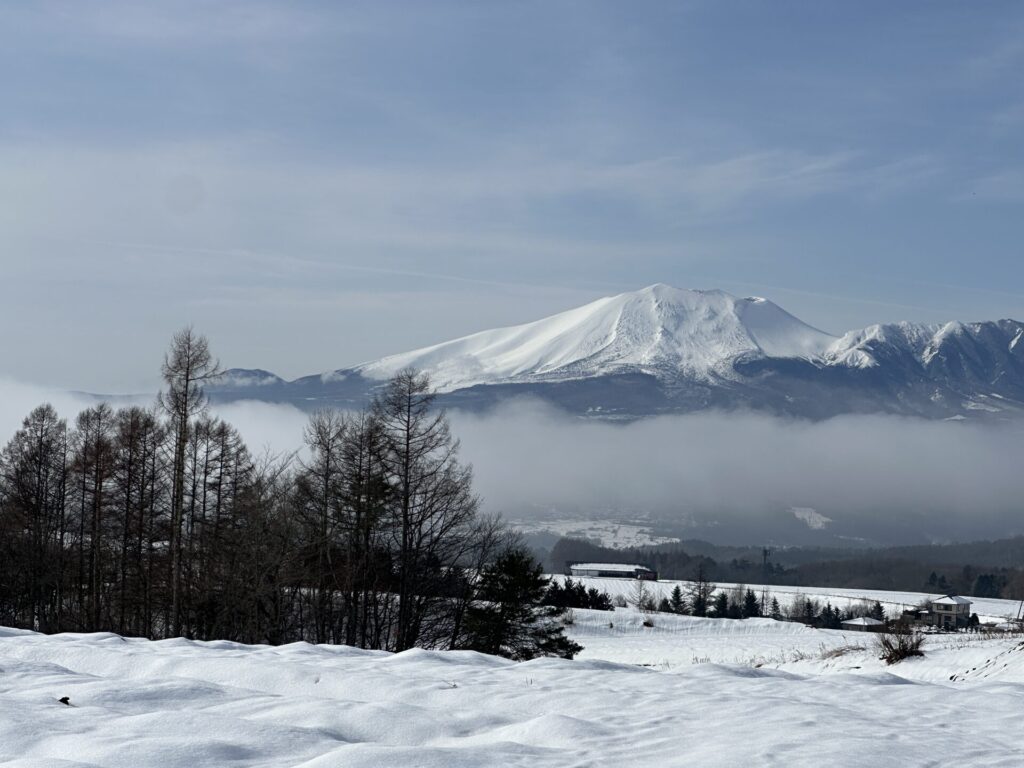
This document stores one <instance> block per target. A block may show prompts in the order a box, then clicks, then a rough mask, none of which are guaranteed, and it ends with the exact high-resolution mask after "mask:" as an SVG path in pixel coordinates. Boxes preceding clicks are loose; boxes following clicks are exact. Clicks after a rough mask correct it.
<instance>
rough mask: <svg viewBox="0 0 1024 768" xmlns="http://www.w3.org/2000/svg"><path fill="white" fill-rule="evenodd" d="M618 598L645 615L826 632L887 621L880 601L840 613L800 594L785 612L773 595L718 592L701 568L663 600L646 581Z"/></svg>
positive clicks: (734, 589) (747, 591) (738, 588)
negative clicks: (766, 620)
mask: <svg viewBox="0 0 1024 768" xmlns="http://www.w3.org/2000/svg"><path fill="white" fill-rule="evenodd" d="M617 598H618V602H619V603H620V604H622V605H627V604H632V605H633V606H634V607H635V608H637V609H638V610H641V611H645V612H658V613H675V614H680V615H684V616H704V617H708V618H717V619H750V618H756V617H761V616H765V617H770V618H773V619H777V620H782V619H789V620H792V621H801V622H804V623H808V624H814V625H815V626H819V627H822V628H825V629H839V628H840V627H841V626H842V622H844V621H846V620H847V619H853V618H857V617H859V616H870V617H871V618H875V619H878V620H879V621H883V620H884V619H885V611H884V609H883V608H882V605H881V603H879V602H878V601H875V602H874V603H867V602H862V603H860V604H858V605H852V606H850V607H848V608H846V609H845V610H841V609H840V608H838V607H835V606H833V605H832V604H831V603H829V602H825V603H822V602H821V601H820V600H817V599H815V598H813V597H809V596H807V595H801V596H798V597H797V599H795V600H793V601H792V602H791V603H790V604H789V605H788V606H786V608H785V609H783V608H782V607H780V605H779V601H778V599H777V598H776V597H775V596H774V595H772V596H771V599H769V596H768V594H767V593H765V592H762V593H761V594H760V595H759V594H758V593H757V592H755V591H754V590H753V589H750V588H749V587H745V586H743V585H738V586H736V587H731V588H729V589H719V588H717V587H716V586H715V585H714V584H712V583H711V582H709V581H707V579H706V578H705V577H704V573H703V570H700V569H699V570H698V573H697V577H696V579H695V580H694V581H692V582H690V583H689V584H687V586H686V588H685V589H684V588H683V587H681V586H680V585H679V584H676V585H675V586H674V587H673V588H672V592H671V593H670V594H669V596H668V597H662V598H661V599H660V600H656V599H655V597H654V595H653V593H652V592H651V589H650V587H648V586H647V583H646V582H644V581H639V580H638V581H636V582H634V584H633V589H632V591H631V593H630V595H629V596H628V597H627V596H617ZM613 602H614V600H613Z"/></svg>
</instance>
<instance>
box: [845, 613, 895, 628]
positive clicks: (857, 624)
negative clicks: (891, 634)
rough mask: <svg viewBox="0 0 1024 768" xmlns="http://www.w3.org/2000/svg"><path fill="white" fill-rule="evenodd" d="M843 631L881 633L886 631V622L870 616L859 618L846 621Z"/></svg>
mask: <svg viewBox="0 0 1024 768" xmlns="http://www.w3.org/2000/svg"><path fill="white" fill-rule="evenodd" d="M843 629H846V630H849V631H850V632H881V631H882V630H884V629H885V622H884V621H879V620H878V619H872V618H871V617H870V616H859V617H857V618H856V619H847V620H846V621H844V622H843Z"/></svg>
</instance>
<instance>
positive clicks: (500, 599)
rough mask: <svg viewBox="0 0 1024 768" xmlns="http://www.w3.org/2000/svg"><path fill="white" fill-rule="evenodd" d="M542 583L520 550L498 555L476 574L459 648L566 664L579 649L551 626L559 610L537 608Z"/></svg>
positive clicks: (538, 572)
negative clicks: (555, 659)
mask: <svg viewBox="0 0 1024 768" xmlns="http://www.w3.org/2000/svg"><path fill="white" fill-rule="evenodd" d="M547 588H548V579H546V578H545V577H544V575H543V570H542V568H541V566H540V563H538V562H536V561H535V560H534V559H533V557H531V556H530V554H529V553H528V552H527V551H526V550H525V549H521V548H512V549H509V550H507V551H505V552H503V553H502V554H501V555H500V556H499V557H498V558H497V559H496V560H495V561H494V562H493V563H492V564H491V565H489V566H488V567H486V568H485V569H484V571H483V573H482V574H481V575H480V581H479V584H478V585H477V590H476V594H475V596H474V597H475V600H474V602H473V605H471V606H470V608H469V609H468V610H467V612H466V642H465V647H466V648H469V649H471V650H475V651H482V652H483V653H491V654H495V655H497V656H505V657H507V658H510V659H515V660H517V661H523V660H526V659H533V658H536V657H538V656H561V657H563V658H566V659H571V658H572V657H573V656H575V655H576V654H577V653H579V652H580V651H581V650H583V648H582V646H580V645H579V644H578V643H574V642H573V641H572V640H570V639H569V638H568V637H566V636H565V631H564V628H563V627H562V625H561V624H560V623H558V621H557V617H558V616H559V615H560V614H561V613H562V612H563V609H562V608H558V607H556V606H545V605H543V604H542V603H543V600H544V595H545V593H546V592H547Z"/></svg>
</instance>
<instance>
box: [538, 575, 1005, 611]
mask: <svg viewBox="0 0 1024 768" xmlns="http://www.w3.org/2000/svg"><path fill="white" fill-rule="evenodd" d="M552 578H555V579H561V578H563V577H562V576H560V575H555V576H553V577H552ZM575 581H582V582H583V583H584V584H585V585H586V586H588V587H596V588H597V589H598V590H600V591H601V592H607V593H608V594H609V595H611V596H612V597H615V596H616V595H621V596H622V597H624V598H626V599H629V597H630V594H631V593H632V591H633V589H634V586H635V584H636V580H635V579H613V578H598V577H594V578H586V577H585V578H579V579H575ZM644 584H646V585H647V586H648V588H649V589H650V591H651V594H652V596H654V599H655V600H660V599H661V598H662V597H668V596H669V595H670V594H671V593H672V589H673V588H674V587H675V586H676V585H677V584H678V585H680V586H681V587H682V589H683V592H684V594H685V592H686V589H687V588H688V587H689V586H690V584H691V583H690V582H688V581H672V580H668V579H662V580H659V581H647V582H644ZM716 586H717V587H718V589H720V590H735V589H737V588H739V587H742V588H744V589H746V588H749V589H752V590H754V592H755V593H756V594H757V596H758V597H759V598H760V597H761V594H762V592H764V593H765V594H766V595H767V599H768V600H769V601H771V599H772V598H773V597H774V598H775V599H776V600H778V601H779V606H780V607H781V608H782V609H783V610H785V609H786V608H788V607H789V606H790V605H792V604H793V603H794V602H796V601H797V600H799V599H801V598H804V597H808V598H812V599H814V600H818V601H819V602H821V603H826V602H829V603H831V604H832V605H833V606H835V607H837V608H839V609H840V610H845V609H847V608H850V607H854V606H858V605H862V604H864V603H874V602H875V601H876V600H877V601H878V602H880V603H881V604H882V607H883V608H884V609H885V613H886V615H887V616H889V617H890V618H895V617H896V616H898V615H899V614H900V613H901V612H902V610H903V609H904V608H913V607H914V606H916V605H919V604H920V603H922V602H923V601H925V600H927V599H928V598H934V597H941V594H936V593H926V592H886V591H883V590H877V589H838V588H835V587H777V586H771V585H768V586H766V585H763V584H745V585H742V584H725V583H720V582H716ZM970 600H971V601H972V603H973V604H972V606H971V612H972V613H977V614H978V618H979V619H980V620H981V621H982V622H989V623H1000V622H1003V621H1006V620H1007V619H1013V618H1016V616H1017V612H1018V610H1019V609H1020V607H1021V602H1020V601H1019V600H998V599H995V598H988V597H971V598H970Z"/></svg>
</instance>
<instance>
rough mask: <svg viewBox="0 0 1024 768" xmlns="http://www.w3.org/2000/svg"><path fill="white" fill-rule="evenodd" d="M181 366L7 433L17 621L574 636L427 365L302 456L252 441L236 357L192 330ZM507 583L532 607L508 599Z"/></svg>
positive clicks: (175, 354)
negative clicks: (216, 404) (219, 411)
mask: <svg viewBox="0 0 1024 768" xmlns="http://www.w3.org/2000/svg"><path fill="white" fill-rule="evenodd" d="M162 373H163V379H164V390H163V392H162V393H161V395H160V397H159V399H158V401H157V404H156V406H155V407H154V408H152V409H146V408H141V407H138V406H131V407H125V408H120V409H116V410H115V409H113V408H111V407H110V406H109V405H107V404H106V403H99V404H97V405H95V406H93V407H91V408H88V409H86V410H84V411H82V412H81V413H80V414H79V415H78V416H77V418H76V419H75V421H74V423H73V424H71V425H69V424H68V423H67V422H66V421H65V420H63V419H62V418H60V416H59V415H58V414H57V413H56V411H55V410H54V409H53V408H52V407H51V406H50V405H41V406H39V407H38V408H36V409H35V410H34V411H32V413H31V414H29V416H28V417H27V418H26V419H25V421H24V423H23V426H22V428H21V429H20V430H19V431H18V432H17V433H16V434H15V436H14V437H13V439H11V441H10V442H9V443H8V444H7V445H6V447H5V448H4V449H3V451H2V452H0V624H5V625H10V626H19V627H27V628H32V629H36V630H38V631H42V632H58V631H67V630H75V631H97V630H105V631H113V632H117V633H120V634H130V635H136V636H144V637H149V638H163V637H171V636H185V637H191V638H199V639H214V638H216V639H229V640H236V641H240V642H266V643H273V644H276V643H283V642H290V641H293V640H309V641H312V642H320V643H346V644H350V645H356V646H359V647H363V648H378V649H387V650H404V649H406V648H410V647H413V646H424V647H436V648H460V647H461V648H465V647H469V648H481V649H488V650H493V649H495V648H496V649H498V650H499V651H500V652H503V653H505V654H506V655H511V656H516V657H524V658H525V657H529V656H530V655H536V654H540V653H552V652H554V653H560V654H561V655H571V654H572V652H574V648H573V647H572V645H571V644H566V643H564V642H561V641H560V640H559V637H560V634H561V630H560V628H559V627H558V625H557V622H555V621H553V617H552V616H551V615H548V614H549V612H548V611H546V610H544V609H540V608H538V604H539V599H535V595H534V593H535V592H536V590H537V589H538V588H539V587H537V584H536V582H537V579H538V578H540V576H539V567H538V568H536V569H534V568H533V566H531V565H530V563H531V562H532V561H530V560H529V558H528V556H527V555H526V554H525V553H524V552H523V551H522V549H521V548H519V547H518V546H517V542H516V540H515V538H514V537H513V536H512V535H511V534H510V533H509V532H508V531H507V530H506V529H505V528H504V527H503V526H502V525H501V524H500V523H499V521H498V520H497V519H494V518H490V517H487V516H484V515H482V514H481V513H480V503H479V499H478V498H477V497H476V495H475V494H474V493H473V490H472V474H471V470H470V468H469V467H468V466H466V465H464V464H462V463H461V462H460V461H459V458H458V442H457V441H456V440H455V439H454V438H453V436H452V435H451V433H450V430H449V426H448V421H447V419H446V418H445V415H444V413H443V412H439V411H437V410H436V409H434V408H433V407H432V403H433V395H432V392H431V389H430V384H429V381H428V380H427V378H426V377H425V376H423V375H420V374H418V373H417V372H415V371H412V370H407V371H403V372H401V373H399V374H398V375H397V376H395V377H394V379H392V380H391V381H390V382H389V383H388V384H387V386H386V387H385V388H384V389H383V391H382V393H381V395H380V396H379V397H378V398H377V399H376V400H375V401H374V402H373V404H372V405H371V406H370V407H368V408H367V409H365V410H364V411H362V412H358V413H339V412H335V411H321V412H318V413H315V414H314V415H313V416H312V417H311V418H310V421H309V424H308V426H307V428H306V431H305V443H306V447H307V449H308V450H307V451H306V458H305V459H304V460H302V461H300V460H298V459H296V458H295V457H294V456H273V455H263V456H253V455H252V454H251V453H250V452H249V450H248V448H247V447H246V446H245V443H244V441H243V440H242V438H241V436H240V435H239V433H238V432H237V431H236V430H235V429H234V428H233V427H232V426H231V425H229V424H227V423H225V422H223V421H221V420H220V419H218V418H216V417H215V416H213V415H211V414H210V413H209V411H208V408H207V399H206V395H205V391H204V389H205V385H207V384H208V383H209V382H211V381H213V380H215V379H216V378H217V377H218V376H220V375H221V370H220V367H219V365H218V364H217V362H216V361H215V360H214V358H213V356H212V355H211V353H210V350H209V346H208V344H207V341H206V339H205V338H203V337H201V336H198V335H197V334H195V333H194V332H193V331H192V330H191V329H187V330H185V331H183V332H181V333H179V334H177V335H176V336H175V337H174V340H173V342H172V345H171V347H170V350H169V351H168V353H167V356H166V358H165V361H164V365H163V369H162ZM495 564H498V565H499V566H502V565H503V566H506V567H508V568H512V567H514V568H515V569H518V570H517V571H516V574H515V575H514V576H513V575H510V574H509V573H503V572H501V570H500V568H499V569H498V570H496V566H495ZM503 580H504V581H503ZM503 583H504V585H505V586H504V591H502V589H499V588H498V586H500V585H501V584H503ZM509 584H511V585H512V586H511V587H510V586H509ZM496 585H498V586H496ZM543 587H546V584H543V585H542V587H540V588H541V591H542V592H543ZM495 594H499V595H504V596H505V598H506V599H510V600H511V599H513V598H514V599H515V600H518V601H520V604H519V605H518V608H517V611H518V613H516V612H513V613H514V614H515V615H514V616H511V617H509V616H504V615H502V616H498V617H497V618H496V616H495V614H494V606H493V605H491V604H490V602H491V601H493V599H494V597H493V596H494V595H495ZM488 595H490V597H488ZM510 596H511V597H510ZM498 619H500V620H498ZM512 635H516V636H518V637H519V638H520V641H519V643H518V645H517V644H516V643H515V642H511V641H509V640H508V637H509V636H512ZM499 636H500V637H499ZM496 637H497V638H498V639H497V640H496V639H495V638H496ZM523 638H528V639H529V638H532V639H529V642H527V641H526V640H524V639H523ZM562 640H564V638H562Z"/></svg>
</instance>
